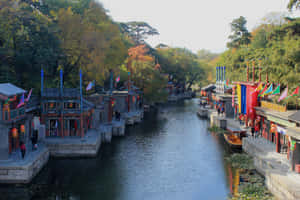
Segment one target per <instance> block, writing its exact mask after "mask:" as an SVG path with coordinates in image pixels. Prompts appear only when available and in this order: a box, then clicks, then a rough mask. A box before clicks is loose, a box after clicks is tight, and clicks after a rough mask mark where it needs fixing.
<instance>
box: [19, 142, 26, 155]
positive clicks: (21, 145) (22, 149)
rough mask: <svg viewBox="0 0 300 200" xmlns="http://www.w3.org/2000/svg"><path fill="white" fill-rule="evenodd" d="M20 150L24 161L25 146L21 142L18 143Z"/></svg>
mask: <svg viewBox="0 0 300 200" xmlns="http://www.w3.org/2000/svg"><path fill="white" fill-rule="evenodd" d="M20 150H21V154H22V159H24V157H25V153H26V146H25V144H24V142H23V141H21V142H20Z"/></svg>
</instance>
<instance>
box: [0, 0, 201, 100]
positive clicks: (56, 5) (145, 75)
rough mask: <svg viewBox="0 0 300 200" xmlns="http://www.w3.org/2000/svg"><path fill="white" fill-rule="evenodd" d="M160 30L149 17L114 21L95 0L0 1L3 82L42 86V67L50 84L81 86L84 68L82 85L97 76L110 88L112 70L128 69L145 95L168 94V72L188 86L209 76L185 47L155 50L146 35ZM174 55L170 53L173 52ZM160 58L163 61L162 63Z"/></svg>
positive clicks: (149, 97)
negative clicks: (147, 40)
mask: <svg viewBox="0 0 300 200" xmlns="http://www.w3.org/2000/svg"><path fill="white" fill-rule="evenodd" d="M157 34H158V31H157V30H156V29H155V28H153V27H151V26H150V25H149V24H147V23H146V22H134V21H133V22H127V23H116V22H114V21H113V20H112V19H111V18H110V17H108V15H107V14H106V10H105V9H104V8H103V7H102V5H101V4H100V3H99V2H98V1H94V0H76V1H69V0H43V1H39V0H1V1H0V82H12V83H15V84H17V85H18V86H20V87H23V88H26V89H28V88H35V90H34V92H35V93H37V92H38V91H39V88H40V75H39V74H40V70H41V69H44V71H45V76H46V77H45V81H46V83H45V85H46V87H57V86H58V82H59V81H58V78H59V76H58V74H59V70H60V69H63V71H64V74H63V76H64V77H63V78H64V85H65V86H66V87H78V84H79V81H78V80H79V75H78V74H79V70H80V69H82V72H83V81H84V86H86V85H87V84H88V82H90V81H95V83H96V85H97V86H101V87H104V88H108V85H109V80H110V79H109V72H110V70H112V71H113V74H114V75H115V76H120V77H121V81H120V82H119V83H118V84H116V85H117V87H118V88H119V87H122V86H123V85H124V83H125V81H127V74H128V72H132V73H131V78H132V80H133V81H134V84H135V85H136V86H138V87H139V88H140V89H142V90H143V92H144V94H145V97H146V99H147V100H149V101H151V102H160V101H163V100H165V99H166V90H165V87H166V85H167V81H168V77H169V76H170V75H171V76H172V77H173V78H172V80H173V81H174V82H176V84H182V85H183V86H186V87H188V88H190V87H191V85H193V84H195V83H197V82H199V79H200V78H203V77H204V76H205V73H204V70H203V68H201V66H203V64H202V63H200V62H199V61H198V60H197V57H196V56H195V55H194V54H193V53H191V52H189V51H187V50H185V49H172V48H169V49H168V50H160V49H158V50H156V49H152V48H150V47H147V46H146V45H142V44H145V39H146V38H147V37H149V36H152V35H157ZM171 54H172V55H171ZM159 63H161V65H160V64H159Z"/></svg>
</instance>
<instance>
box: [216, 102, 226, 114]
mask: <svg viewBox="0 0 300 200" xmlns="http://www.w3.org/2000/svg"><path fill="white" fill-rule="evenodd" d="M216 109H217V111H218V115H220V114H222V115H224V113H225V108H224V104H222V103H217V104H216Z"/></svg>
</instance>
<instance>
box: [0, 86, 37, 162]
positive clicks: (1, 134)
mask: <svg viewBox="0 0 300 200" xmlns="http://www.w3.org/2000/svg"><path fill="white" fill-rule="evenodd" d="M25 95H26V91H25V90H23V89H21V88H19V87H17V86H15V85H13V84H11V83H2V84H0V138H1V139H0V159H7V157H8V156H9V154H11V153H13V152H15V151H18V150H19V144H20V142H24V143H25V144H27V143H28V145H30V144H29V143H30V137H31V136H32V133H33V130H34V129H35V127H36V126H37V123H36V124H34V118H37V115H36V114H37V113H35V111H36V110H37V108H38V107H37V105H36V104H35V101H34V99H33V98H30V97H29V98H27V99H25V97H24V96H25Z"/></svg>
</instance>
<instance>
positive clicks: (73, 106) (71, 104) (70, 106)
mask: <svg viewBox="0 0 300 200" xmlns="http://www.w3.org/2000/svg"><path fill="white" fill-rule="evenodd" d="M78 108H79V104H78V103H75V102H65V103H64V109H78Z"/></svg>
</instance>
